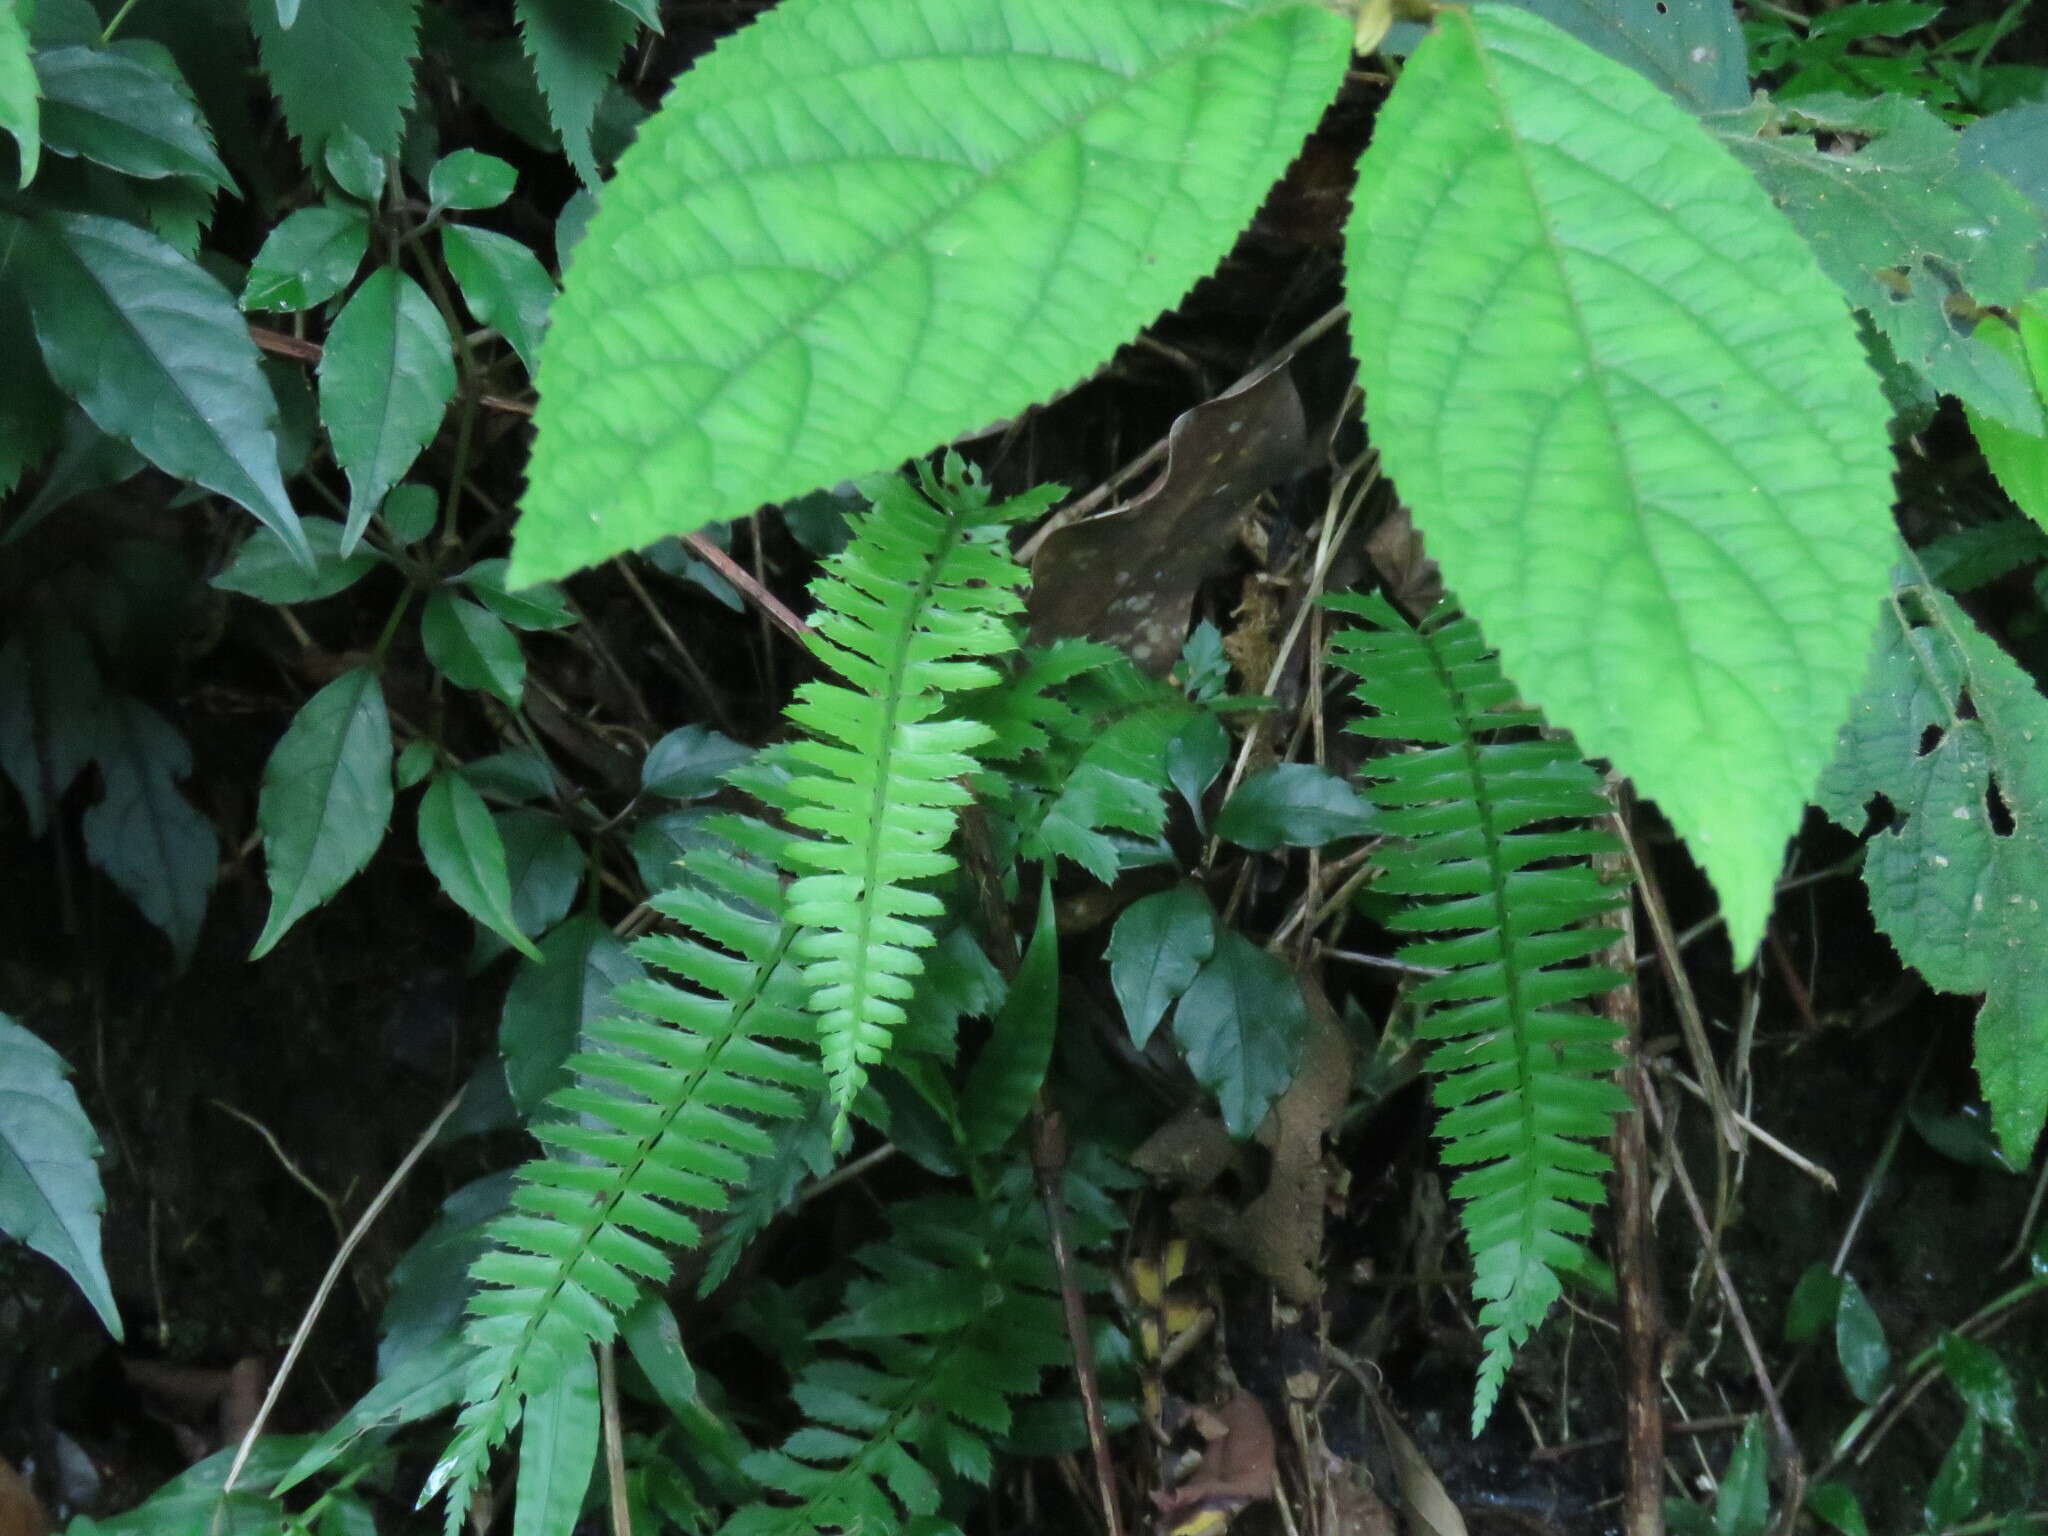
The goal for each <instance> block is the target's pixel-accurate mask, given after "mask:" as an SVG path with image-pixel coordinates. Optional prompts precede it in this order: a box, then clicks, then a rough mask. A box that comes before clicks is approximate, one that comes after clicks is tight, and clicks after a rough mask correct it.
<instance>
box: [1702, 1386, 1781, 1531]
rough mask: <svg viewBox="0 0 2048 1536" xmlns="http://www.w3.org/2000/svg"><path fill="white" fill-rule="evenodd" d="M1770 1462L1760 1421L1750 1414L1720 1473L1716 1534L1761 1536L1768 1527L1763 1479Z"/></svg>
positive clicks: (1768, 1493) (1768, 1509) (1768, 1506)
mask: <svg viewBox="0 0 2048 1536" xmlns="http://www.w3.org/2000/svg"><path fill="white" fill-rule="evenodd" d="M1770 1461H1771V1455H1770V1449H1769V1447H1768V1446H1767V1445H1766V1444H1765V1443H1764V1426H1763V1421H1762V1420H1761V1419H1759V1418H1758V1417H1757V1416H1756V1415H1755V1414H1751V1415H1750V1416H1749V1419H1748V1421H1747V1422H1745V1423H1744V1424H1743V1426H1742V1438H1741V1439H1740V1440H1738V1441H1737V1442H1736V1444H1735V1454H1734V1455H1733V1456H1730V1457H1729V1458H1728V1470H1727V1471H1726V1472H1725V1473H1723V1474H1722V1476H1721V1491H1720V1494H1719V1496H1718V1497H1716V1498H1715V1500H1714V1532H1715V1536H1764V1533H1765V1532H1766V1531H1767V1530H1768V1529H1769V1528H1770V1523H1771V1488H1770V1484H1769V1482H1768V1481H1767V1480H1766V1478H1765V1473H1766V1472H1767V1471H1768V1470H1769V1467H1770Z"/></svg>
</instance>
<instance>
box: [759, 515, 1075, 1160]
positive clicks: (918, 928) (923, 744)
mask: <svg viewBox="0 0 2048 1536" xmlns="http://www.w3.org/2000/svg"><path fill="white" fill-rule="evenodd" d="M926 489H927V491H928V492H929V493H930V498H933V499H928V497H927V496H926V495H920V494H919V493H918V491H916V490H915V489H913V488H912V487H911V486H910V485H909V484H908V483H906V482H904V481H902V480H897V479H891V480H889V481H886V482H884V483H883V485H882V486H881V488H880V491H879V494H878V497H877V499H876V501H875V504H874V508H873V510H872V511H871V512H869V513H868V514H867V515H866V516H865V517H864V518H862V519H860V520H859V522H858V523H857V526H856V529H855V533H854V537H853V541H852V543H850V544H849V545H848V546H847V547H846V548H845V549H844V550H843V551H841V552H840V553H839V554H838V555H836V556H834V557H833V558H832V560H830V561H829V562H828V563H827V566H826V570H825V573H824V574H823V575H822V576H820V577H819V578H818V579H817V581H815V582H814V583H812V587H811V591H812V595H813V596H814V597H816V598H817V600H818V606H819V614H818V617H817V619H816V621H815V622H816V625H817V629H816V633H815V634H813V635H812V636H811V637H810V640H809V642H808V643H809V645H810V649H811V651H812V653H813V654H814V655H816V656H817V658H818V659H819V660H820V661H821V662H822V663H823V664H824V665H825V666H826V667H827V668H828V669H829V670H830V671H831V672H832V673H834V674H835V675H836V677H837V679H838V680H837V681H829V680H828V681H819V682H813V683H808V684H806V685H805V686H804V687H802V688H801V689H799V690H798V691H797V697H796V700H795V702H794V703H792V704H791V705H790V707H789V709H788V711H787V713H788V718H789V719H790V721H791V723H793V724H794V725H796V726H797V727H798V728H799V729H800V730H801V731H802V732H803V733H804V736H803V739H801V740H799V741H796V742H793V743H791V744H790V746H789V749H788V752H789V757H790V759H791V761H792V762H793V763H794V765H795V767H796V778H795V779H794V780H793V781H792V783H791V784H790V785H789V786H788V791H789V803H790V805H791V809H790V810H789V813H788V814H789V819H790V821H791V822H792V823H794V824H795V825H796V826H798V827H800V828H802V829H804V830H805V831H807V832H810V833H813V834H815V836H813V837H809V838H804V839H800V840H797V841H793V842H791V843H790V844H789V846H788V847H787V848H786V849H785V850H784V855H783V857H784V860H785V862H786V863H787V864H788V865H789V866H790V868H791V869H792V871H793V872H795V873H798V874H799V875H800V876H801V878H799V879H798V880H797V881H796V883H795V885H794V886H792V887H791V889H790V893H789V914H790V917H791V920H792V921H794V922H796V923H797V924H799V925H800V926H801V927H802V928H804V929H805V930H807V931H806V932H805V933H804V934H803V935H802V936H801V937H800V938H799V939H798V941H797V953H798V955H799V957H800V958H801V960H802V962H803V967H804V984H805V986H806V987H807V988H808V990H809V993H810V1006H811V1008H812V1010H813V1011H814V1012H815V1013H816V1014H817V1015H818V1017H819V1044H820V1048H821V1050H822V1053H823V1056H824V1061H825V1069H826V1072H827V1074H828V1076H829V1077H830V1079H831V1083H832V1091H833V1097H834V1101H835V1103H836V1105H837V1107H838V1111H839V1115H840V1124H841V1126H842V1127H843V1125H844V1122H845V1116H846V1114H847V1113H848V1111H849V1110H850V1109H851V1107H852V1104H853V1101H854V1099H855V1097H856V1096H857V1095H858V1094H859V1092H860V1089H861V1085H862V1084H863V1083H864V1082H865V1081H866V1076H867V1072H866V1069H867V1068H868V1067H869V1066H871V1065H873V1064H874V1063H875V1062H877V1061H879V1060H881V1058H882V1056H883V1054H884V1053H885V1052H886V1051H887V1049H888V1046H889V1041H890V1038H891V1035H892V1033H893V1032H894V1030H895V1029H896V1027H897V1026H898V1025H900V1024H901V1023H902V1022H903V1005H904V1002H905V1000H906V999H908V998H909V997H910V995H911V992H912V990H913V985H914V982H915V978H916V977H917V975H918V974H919V972H920V971H921V970H922V969H923V961H922V959H921V957H920V956H919V953H918V951H920V950H922V949H924V948H926V947H928V946H929V945H930V944H931V942H932V933H931V928H930V926H929V925H930V920H931V919H932V918H934V917H936V916H938V915H939V912H940V904H939V900H938V898H937V897H936V896H935V895H934V894H933V893H932V892H931V891H930V889H928V888H927V886H926V885H925V884H922V883H921V882H929V881H930V880H932V879H933V878H934V877H936V876H940V875H944V874H947V873H948V872H950V871H951V870H952V869H953V868H954V867H955V866H954V860H953V858H952V857H951V856H950V855H949V854H948V853H947V852H946V843H947V842H948V840H949V839H950V838H951V836H952V833H953V828H954V824H955V821H956V819H957V817H958V813H959V808H960V807H961V806H962V805H963V804H965V803H966V801H967V799H968V791H967V790H966V788H965V787H963V785H962V784H961V783H960V782H959V781H960V780H961V779H962V778H963V777H964V776H965V775H967V774H970V773H972V772H973V771H974V769H975V766H976V764H975V759H974V757H973V756H972V754H973V752H974V751H975V749H976V748H978V747H980V746H982V745H983V744H984V743H985V742H987V740H988V739H989V730H988V728H987V727H986V726H984V725H982V724H981V723H979V722H977V721H973V720H963V719H957V718H952V719H949V718H945V712H946V710H947V708H948V705H949V701H950V699H951V697H952V696H953V695H956V694H959V693H962V692H966V691H968V690H971V689H977V688H986V687H988V686H989V685H990V684H992V683H994V682H996V681H997V680H998V674H997V672H996V670H995V669H994V668H993V667H992V666H991V665H990V664H989V663H990V661H991V660H992V659H993V658H996V657H999V656H1002V655H1005V654H1007V653H1009V652H1010V651H1012V650H1014V649H1015V648H1016V644H1017V640H1016V633H1015V628H1014V626H1013V625H1012V624H1011V622H1010V619H1011V616H1012V615H1014V614H1017V613H1019V612H1020V611H1021V610H1022V608H1023V598H1022V597H1021V596H1020V595H1019V589H1020V588H1021V587H1022V586H1023V584H1024V580H1025V576H1024V571H1023V568H1022V567H1021V566H1019V565H1018V564H1017V563H1016V561H1014V560H1013V559H1011V557H1010V553H1009V549H1008V546H1007V544H1006V543H1005V542H1004V539H1003V531H1002V530H1003V524H1004V523H1005V522H1006V521H1008V520H1009V519H1010V518H1011V517H1013V516H1014V515H1015V511H1014V509H1015V508H1016V506H1017V503H1011V504H1009V506H1007V507H1004V508H990V507H989V506H988V504H987V501H988V499H987V494H986V492H985V491H984V490H983V489H982V488H981V487H979V486H978V485H975V484H973V483H972V482H969V481H964V480H961V479H958V478H955V479H952V480H949V481H948V482H947V483H945V484H940V483H937V482H934V481H929V480H928V481H927V485H926ZM1043 499H1044V498H1043V497H1039V498H1036V499H1034V501H1033V502H1032V503H1031V505H1033V506H1037V505H1039V504H1041V503H1042V501H1043ZM935 502H936V504H935Z"/></svg>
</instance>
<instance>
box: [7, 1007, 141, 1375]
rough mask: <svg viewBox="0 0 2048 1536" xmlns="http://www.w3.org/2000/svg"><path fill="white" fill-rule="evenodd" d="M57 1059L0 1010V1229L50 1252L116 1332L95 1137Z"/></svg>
mask: <svg viewBox="0 0 2048 1536" xmlns="http://www.w3.org/2000/svg"><path fill="white" fill-rule="evenodd" d="M69 1075H70V1068H68V1067H66V1066H65V1065H64V1059H63V1058H62V1057H61V1056H59V1055H58V1054H57V1053H56V1052H55V1051H53V1050H51V1049H50V1048H49V1047H48V1046H47V1045H45V1044H43V1042H42V1041H40V1040H38V1039H37V1038H36V1037H35V1036H34V1035H32V1034H30V1033H29V1032H28V1031H27V1030H25V1029H23V1028H22V1027H21V1026H20V1025H19V1024H17V1023H15V1022H14V1020H13V1019H11V1018H9V1017H8V1016H7V1015H6V1014H4V1013H0V1232H4V1233H6V1234H7V1235H8V1236H9V1237H12V1238H16V1239H18V1240H19V1241H21V1242H24V1243H27V1244H28V1245H29V1247H31V1248H33V1249H35V1250H36V1252H38V1253H40V1254H42V1255H44V1256H45V1257H46V1258H50V1259H54V1260H55V1261H56V1263H57V1264H58V1266H59V1267H60V1268H62V1269H63V1270H64V1272H65V1273H66V1274H68V1275H69V1276H71V1278H72V1280H73V1282H74V1283H75V1284H76V1285H77V1286H78V1288H79V1289H80V1290H81V1291H83V1292H85V1296H86V1299H87V1300H88V1301H90V1302H91V1303H92V1305H93V1310H94V1311H96V1312H98V1313H99V1315H100V1321H101V1322H103V1323H105V1324H106V1325H107V1332H109V1333H111V1334H112V1335H113V1336H114V1337H115V1338H116V1339H119V1338H120V1337H121V1314H120V1312H119V1310H118V1309H117V1308H116V1307H115V1305H114V1291H113V1287H112V1286H111V1285H109V1284H108V1283H107V1266H106V1263H105V1261H104V1260H103V1259H102V1258H101V1257H100V1211H101V1210H102V1209H103V1208H104V1206H105V1204H106V1199H105V1197H104V1196H103V1195H102V1194H101V1192H100V1170H99V1164H98V1163H96V1162H94V1161H93V1159H94V1158H95V1157H96V1156H97V1155H98V1154H99V1150H100V1144H99V1138H98V1137H96V1136H94V1135H93V1131H92V1122H91V1121H89V1120H87V1119H86V1118H85V1111H84V1110H83V1109H81V1108H80V1107H79V1104H78V1095H77V1094H76V1093H75V1092H73V1091H72V1087H71V1085H70V1084H69V1083H68V1082H66V1081H65V1078H66V1077H67V1076H69Z"/></svg>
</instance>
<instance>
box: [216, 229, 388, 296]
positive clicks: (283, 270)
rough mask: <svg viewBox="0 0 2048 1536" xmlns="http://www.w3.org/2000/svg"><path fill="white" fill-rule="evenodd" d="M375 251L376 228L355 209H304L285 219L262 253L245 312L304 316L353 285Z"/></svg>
mask: <svg viewBox="0 0 2048 1536" xmlns="http://www.w3.org/2000/svg"><path fill="white" fill-rule="evenodd" d="M369 246H370V222H369V220H368V219H366V218H364V217H363V215H362V212H361V210H359V209H355V208H325V207H322V208H301V209H299V210H298V211H297V212H296V213H291V214H288V215H286V216H285V219H284V222H283V223H281V224H279V225H278V226H277V227H276V228H275V229H273V230H272V231H271V232H270V234H269V236H268V237H267V238H266V239H265V240H264V242H263V248H262V249H261V250H259V251H258V252H257V253H256V260H255V261H254V262H253V263H252V264H251V265H250V267H249V276H248V280H247V281H246V282H244V283H243V285H242V308H244V309H274V310H299V309H311V308H312V307H313V306H314V305H315V304H324V303H326V302H327V301H328V300H329V299H331V298H333V297H334V296H335V295H336V294H337V293H339V292H341V290H342V289H344V288H346V287H347V286H348V285H349V282H350V280H351V279H353V278H354V277H355V275H356V269H357V268H358V267H360V266H361V265H362V264H363V254H364V252H366V251H367V250H368V249H369Z"/></svg>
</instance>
